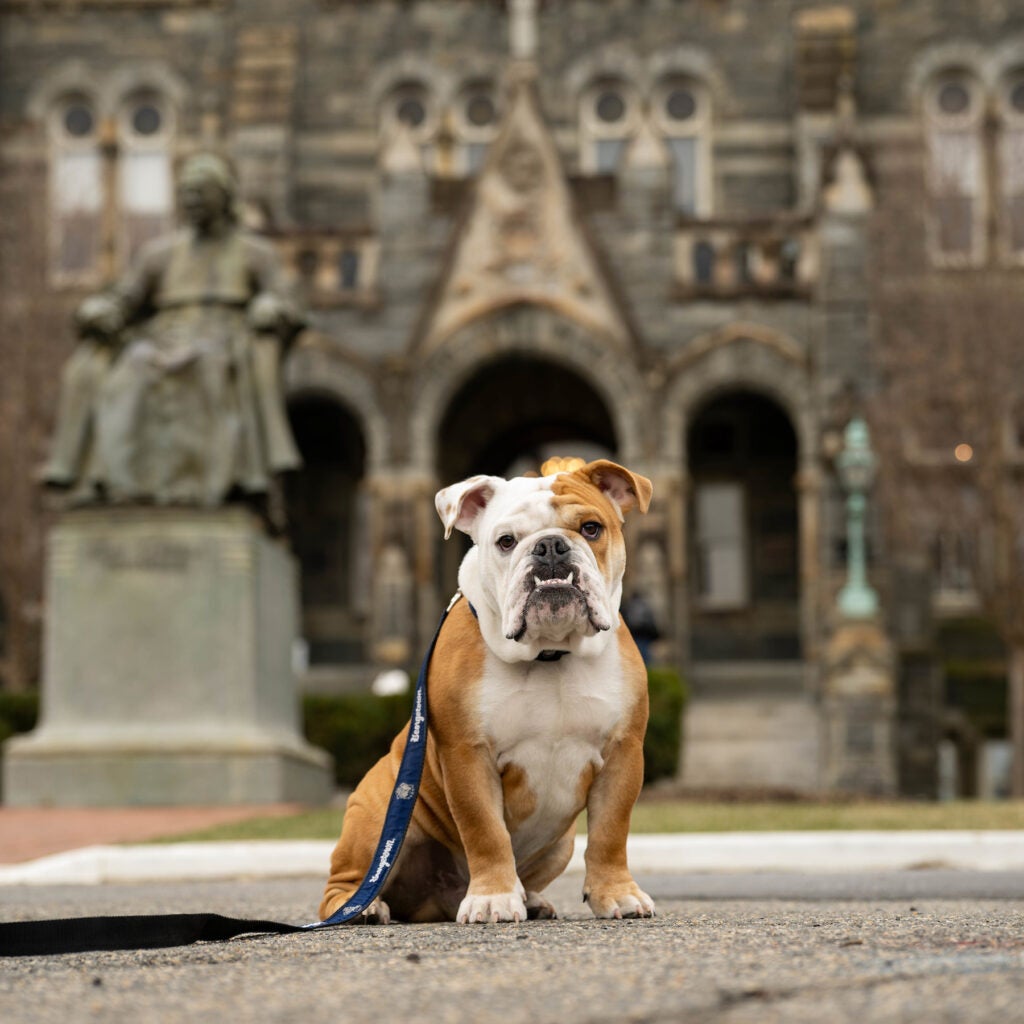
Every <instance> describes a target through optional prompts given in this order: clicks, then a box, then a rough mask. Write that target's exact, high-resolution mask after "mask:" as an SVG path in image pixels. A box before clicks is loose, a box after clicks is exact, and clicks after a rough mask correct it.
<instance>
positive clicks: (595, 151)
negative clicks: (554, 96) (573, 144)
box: [580, 77, 640, 174]
mask: <svg viewBox="0 0 1024 1024" xmlns="http://www.w3.org/2000/svg"><path fill="white" fill-rule="evenodd" d="M639 108H640V105H639V102H638V100H637V97H636V93H635V91H634V90H633V89H632V88H631V87H630V86H629V85H628V84H627V83H626V82H624V81H623V80H622V79H618V78H612V77H607V78H601V79H598V80H597V81H595V82H594V83H593V84H592V85H591V86H590V88H588V89H587V90H586V91H585V92H584V93H583V95H582V97H581V98H580V140H581V151H580V166H581V167H582V169H583V171H584V172H586V173H589V174H615V173H616V172H617V171H618V169H619V166H620V164H621V162H622V157H623V154H624V153H625V150H626V144H627V142H628V141H629V139H630V138H631V137H632V135H633V134H634V133H635V131H636V128H637V121H638V119H639V116H640V109H639Z"/></svg>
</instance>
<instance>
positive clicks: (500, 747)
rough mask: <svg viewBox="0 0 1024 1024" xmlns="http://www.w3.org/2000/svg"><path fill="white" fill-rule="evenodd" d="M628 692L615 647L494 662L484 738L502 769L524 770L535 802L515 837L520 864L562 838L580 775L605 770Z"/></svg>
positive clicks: (485, 696) (488, 675)
mask: <svg viewBox="0 0 1024 1024" xmlns="http://www.w3.org/2000/svg"><path fill="white" fill-rule="evenodd" d="M624 694H625V686H624V681H623V678H622V671H621V668H620V662H619V653H618V644H617V643H615V642H612V643H611V644H609V645H608V647H607V648H606V650H605V651H604V652H603V653H602V655H601V656H600V657H598V658H579V657H576V656H573V655H570V656H568V657H566V658H563V659H562V660H561V661H559V662H555V663H543V662H542V663H534V664H529V665H523V664H522V663H516V664H512V665H509V664H507V663H505V662H502V661H500V660H499V659H497V658H495V657H493V656H489V657H488V660H487V668H486V671H485V672H484V678H483V681H482V687H481V693H480V712H481V720H482V723H483V728H484V734H485V735H486V736H487V738H488V739H489V740H490V742H491V744H492V748H493V751H494V756H495V759H496V761H497V766H498V770H499V771H504V770H505V769H506V768H507V767H508V766H509V765H515V766H517V767H518V768H520V769H521V770H522V771H523V772H524V773H525V774H526V778H527V784H528V786H529V788H530V791H531V793H532V794H533V797H534V798H535V801H536V804H535V809H534V810H533V813H531V814H530V816H529V818H527V819H526V821H524V822H523V823H522V825H521V826H520V827H519V828H517V829H516V830H515V832H514V834H513V836H512V843H513V848H514V850H515V854H516V859H517V860H521V859H524V858H527V857H530V856H531V855H532V854H534V853H536V852H537V851H538V850H540V849H542V848H543V847H544V846H546V845H547V844H548V843H550V842H551V841H552V840H553V839H555V838H556V837H557V836H558V835H559V834H560V830H561V829H564V827H565V823H566V820H567V819H568V818H569V817H570V816H571V815H573V814H575V813H576V812H577V811H578V810H579V806H578V804H579V800H580V796H581V794H580V787H579V782H580V777H581V776H582V775H583V774H584V772H586V771H587V769H588V767H589V766H591V765H593V767H594V769H595V770H596V771H600V769H601V767H602V765H603V763H604V761H603V756H602V751H603V750H604V749H605V745H606V743H607V741H608V739H609V737H610V736H611V735H612V734H613V733H614V732H615V731H616V730H617V729H618V728H619V726H620V723H621V722H622V718H623V714H624V711H625V696H624Z"/></svg>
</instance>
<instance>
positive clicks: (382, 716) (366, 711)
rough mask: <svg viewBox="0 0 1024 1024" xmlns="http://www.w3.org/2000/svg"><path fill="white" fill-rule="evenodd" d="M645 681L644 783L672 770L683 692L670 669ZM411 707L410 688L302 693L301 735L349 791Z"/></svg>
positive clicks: (649, 675)
mask: <svg viewBox="0 0 1024 1024" xmlns="http://www.w3.org/2000/svg"><path fill="white" fill-rule="evenodd" d="M647 680H648V692H649V694H650V702H651V717H650V720H649V721H648V723H647V736H646V738H645V740H644V781H645V782H654V781H655V780H657V779H663V778H671V777H673V776H674V775H675V774H676V768H677V766H678V764H679V748H680V744H681V742H682V716H683V708H684V706H685V704H686V697H687V692H686V685H685V683H684V682H683V680H682V678H681V677H680V675H679V673H678V672H676V671H674V670H673V669H669V668H652V669H649V670H648V673H647ZM411 709H412V693H411V692H410V693H409V694H405V695H403V696H400V697H374V696H373V695H372V694H368V693H360V694H350V695H347V696H343V697H306V698H305V700H304V701H303V712H304V719H305V733H306V738H307V739H308V740H309V742H310V743H312V744H314V745H315V746H318V747H323V748H324V750H326V751H328V753H330V754H331V756H332V757H333V758H334V777H335V780H336V781H337V783H338V785H339V786H342V787H344V788H347V789H351V788H352V787H354V786H355V785H356V784H357V783H358V782H359V780H360V779H361V778H362V777H363V775H365V774H366V772H367V771H368V770H369V769H370V768H372V767H373V765H375V764H376V763H377V761H378V760H379V759H380V758H381V757H383V755H384V754H386V753H387V751H388V749H389V748H390V746H391V741H392V739H394V737H395V735H396V734H397V733H398V731H399V730H400V729H401V728H402V727H403V726H404V725H405V723H406V722H407V721H408V720H409V713H410V711H411Z"/></svg>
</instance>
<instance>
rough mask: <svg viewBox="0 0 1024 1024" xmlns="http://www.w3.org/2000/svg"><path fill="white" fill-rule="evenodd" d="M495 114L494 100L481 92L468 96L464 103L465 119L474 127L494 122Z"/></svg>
mask: <svg viewBox="0 0 1024 1024" xmlns="http://www.w3.org/2000/svg"><path fill="white" fill-rule="evenodd" d="M497 114H498V112H497V109H496V108H495V106H494V100H492V99H491V97H490V96H486V95H484V94H482V93H480V94H477V95H475V96H470V98H469V100H468V101H467V103H466V120H467V121H468V122H469V123H470V124H471V125H473V127H474V128H486V127H487V126H488V125H490V124H494V120H495V118H496V117H497Z"/></svg>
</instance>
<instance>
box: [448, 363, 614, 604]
mask: <svg viewBox="0 0 1024 1024" xmlns="http://www.w3.org/2000/svg"><path fill="white" fill-rule="evenodd" d="M438 442H439V443H438V451H439V456H438V463H439V464H438V467H437V471H438V479H439V480H440V482H441V484H442V485H448V484H451V483H454V482H456V481H458V480H463V479H465V478H466V477H469V476H473V475H474V474H476V473H488V474H493V475H495V476H505V477H508V476H515V475H519V474H521V473H523V472H525V471H527V470H534V471H536V470H537V469H539V468H540V464H541V463H542V462H543V461H544V459H546V458H549V457H550V456H552V455H579V456H580V457H582V458H585V459H596V458H605V457H611V456H614V454H615V450H616V447H617V445H616V437H615V430H614V427H613V425H612V418H611V416H610V415H609V412H608V409H607V407H606V405H605V403H604V401H603V399H602V398H601V396H600V395H599V394H598V393H597V392H596V391H595V390H594V388H593V387H592V386H591V385H590V384H589V383H587V382H586V381H585V380H583V379H582V378H581V377H580V376H579V375H578V374H576V373H574V372H573V371H572V370H571V369H569V368H568V367H567V366H564V365H562V364H560V363H557V362H554V361H551V360H546V359H539V358H536V357H534V356H527V355H521V354H514V355H508V356H504V357H502V358H500V359H497V360H495V361H493V362H490V363H487V364H486V365H484V366H482V367H480V368H479V369H478V370H477V371H476V372H475V373H474V374H473V375H472V376H471V377H470V378H469V379H468V380H467V381H466V382H465V383H464V384H463V385H462V387H461V388H459V390H458V391H457V392H456V394H455V395H454V396H453V397H452V399H451V401H450V402H449V404H448V408H447V412H446V413H445V416H444V418H443V420H442V421H441V427H440V432H439V437H438ZM467 545H468V540H467V544H452V543H451V542H449V543H448V544H447V545H445V547H444V548H442V557H441V559H440V561H439V563H438V564H439V566H440V580H439V583H440V585H441V588H442V590H443V591H445V592H448V591H451V590H453V589H454V587H455V580H456V575H457V572H458V565H459V562H460V560H461V557H462V554H463V553H464V552H465V550H467Z"/></svg>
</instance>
